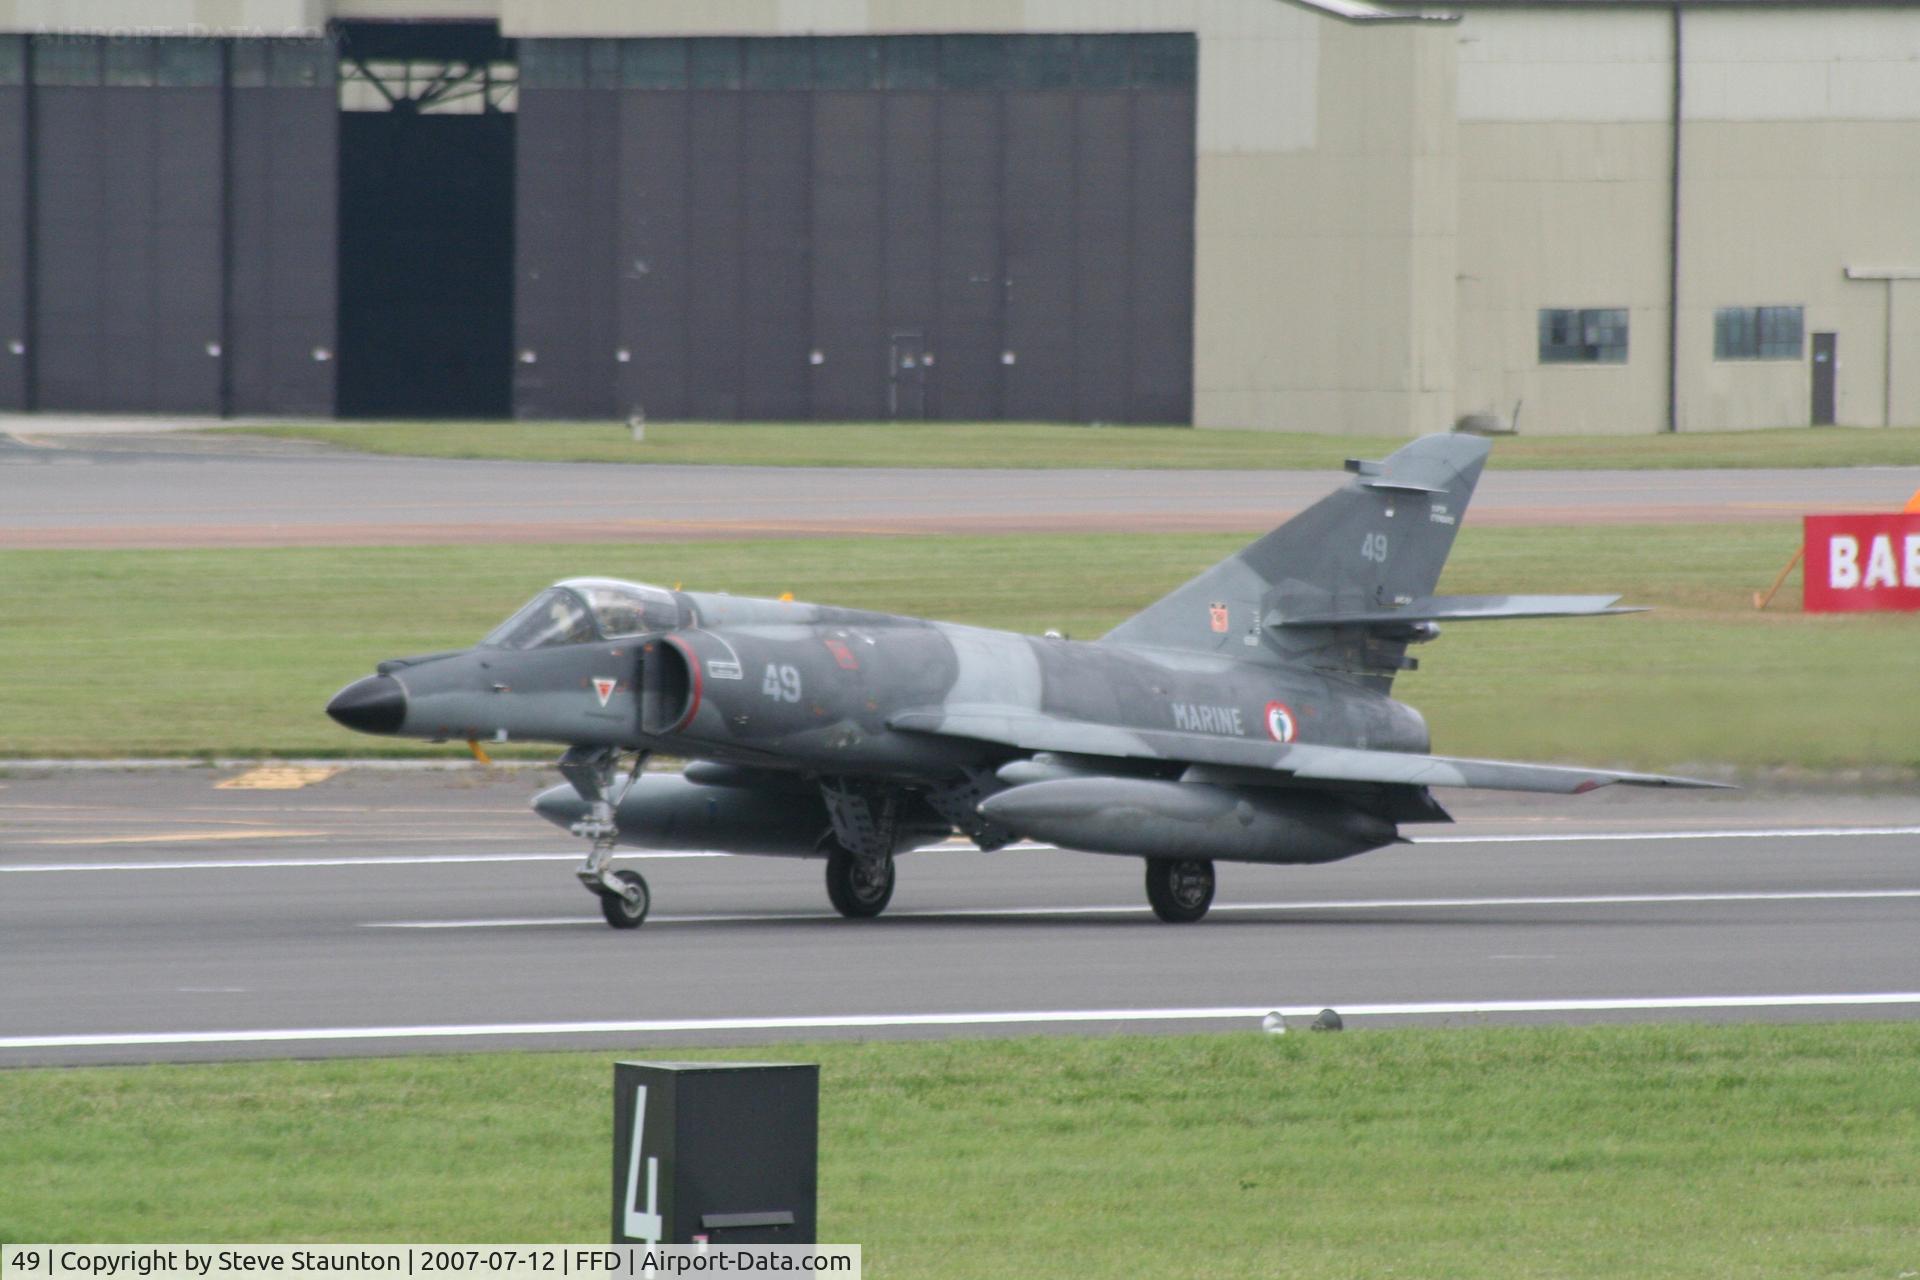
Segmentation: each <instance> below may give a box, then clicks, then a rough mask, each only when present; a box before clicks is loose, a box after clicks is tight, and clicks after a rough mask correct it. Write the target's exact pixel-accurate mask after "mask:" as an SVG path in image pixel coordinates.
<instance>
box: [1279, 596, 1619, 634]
mask: <svg viewBox="0 0 1920 1280" xmlns="http://www.w3.org/2000/svg"><path fill="white" fill-rule="evenodd" d="M1619 598H1620V597H1619V596H1422V597H1420V598H1419V599H1417V600H1410V601H1408V602H1407V603H1406V604H1404V605H1401V606H1400V607H1398V608H1395V609H1363V610H1357V611H1355V610H1349V611H1344V612H1343V611H1335V612H1319V613H1304V614H1294V615H1283V614H1279V613H1272V614H1269V615H1267V625H1268V626H1270V627H1371V626H1383V625H1391V624H1393V623H1396V622H1481V621H1487V620H1490V619H1496V618H1593V617H1605V616H1608V615H1610V614H1616V613H1644V612H1646V610H1645V609H1643V608H1637V607H1634V606H1631V605H1625V606H1619V607H1616V606H1615V605H1614V601H1616V600H1618V599H1619Z"/></svg>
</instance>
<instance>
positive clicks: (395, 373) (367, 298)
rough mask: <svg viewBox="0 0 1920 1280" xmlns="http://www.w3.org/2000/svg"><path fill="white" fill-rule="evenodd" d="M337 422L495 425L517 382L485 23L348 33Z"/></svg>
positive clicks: (510, 208)
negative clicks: (474, 421) (484, 421)
mask: <svg viewBox="0 0 1920 1280" xmlns="http://www.w3.org/2000/svg"><path fill="white" fill-rule="evenodd" d="M342 52H343V55H344V56H345V64H344V67H345V69H344V71H343V79H342V84H341V103H342V107H343V108H344V109H343V110H342V111H341V112H340V119H339V124H340V167H339V220H340V221H339V234H340V253H339V315H340V320H339V344H340V350H339V371H338V375H337V379H338V381H337V387H338V412H339V414H340V416H342V417H402V418H500V417H505V416H507V415H508V413H509V412H510V410H511V404H512V397H511V386H512V379H513V335H512V322H513V321H512V317H513V217H514V199H513V189H514V154H515V142H514V117H513V113H512V110H511V108H512V106H513V105H514V86H513V80H512V78H511V74H510V64H508V63H507V62H506V56H507V55H506V51H505V46H504V44H503V43H502V42H501V41H500V40H499V37H498V35H497V33H496V32H495V30H494V29H493V27H492V25H491V24H481V23H448V24H425V23H423V24H383V23H358V24H349V25H348V27H347V29H346V30H345V33H344V39H343V43H342Z"/></svg>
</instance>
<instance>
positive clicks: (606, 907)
mask: <svg viewBox="0 0 1920 1280" xmlns="http://www.w3.org/2000/svg"><path fill="white" fill-rule="evenodd" d="M607 879H609V880H612V881H614V882H615V883H617V884H619V885H620V889H621V891H620V892H619V893H615V892H613V891H612V890H611V889H605V888H602V889H600V890H599V891H598V892H599V894H600V914H601V915H603V916H605V917H606V918H607V923H608V924H610V925H612V926H613V927H614V928H616V929H638V928H639V927H640V926H641V925H643V924H645V923H646V920H647V909H648V908H649V907H651V906H652V905H653V895H652V894H651V893H650V892H648V891H647V880H646V877H645V876H643V875H641V874H640V873H639V872H638V871H628V870H626V869H624V868H623V869H621V870H619V871H615V872H614V873H613V874H611V875H610V876H608V877H607Z"/></svg>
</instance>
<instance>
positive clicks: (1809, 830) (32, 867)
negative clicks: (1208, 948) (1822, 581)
mask: <svg viewBox="0 0 1920 1280" xmlns="http://www.w3.org/2000/svg"><path fill="white" fill-rule="evenodd" d="M1915 835H1920V826H1910V827H1765V828H1756V829H1754V830H1739V829H1725V830H1711V831H1587V832H1542V833H1538V834H1517V835H1482V836H1473V835H1465V836H1417V837H1414V838H1412V839H1410V840H1409V841H1407V843H1409V844H1415V845H1426V844H1433V845H1441V844H1576V843H1581V842H1585V841H1635V840H1805V839H1824V838H1835V839H1838V838H1842V837H1846V836H1915ZM1058 851H1059V850H1058V848H1057V846H1054V845H1050V844H1034V843H1029V842H1023V843H1020V844H1012V845H1008V846H1006V848H1004V849H1001V850H998V852H1001V853H1008V852H1013V853H1050V852H1058ZM925 852H928V853H934V852H940V853H969V854H970V853H974V852H975V850H974V849H973V848H972V847H971V846H959V847H948V848H942V849H937V850H936V849H929V850H925ZM734 856H736V855H734V854H730V853H713V852H710V851H706V850H696V849H657V850H644V851H642V850H623V851H621V852H620V853H616V854H615V855H614V858H615V860H616V861H625V860H628V859H633V860H644V859H679V858H731V857H734ZM580 857H581V855H580V854H578V853H448V854H367V855H364V856H343V857H322V858H195V859H188V860H184V861H172V862H162V861H153V862H23V863H17V864H15V865H12V866H7V865H0V874H5V873H7V872H18V873H25V872H37V873H43V874H44V873H51V872H87V871H252V870H272V869H276V868H282V867H384V866H394V867H406V866H440V865H457V864H462V863H487V862H578V861H579V860H580Z"/></svg>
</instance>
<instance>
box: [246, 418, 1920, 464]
mask: <svg viewBox="0 0 1920 1280" xmlns="http://www.w3.org/2000/svg"><path fill="white" fill-rule="evenodd" d="M230 430H234V431H240V432H245V433H248V434H253V435H264V436H276V437H280V438H291V439H302V440H319V441H324V442H326V443H329V444H336V445H342V446H345V447H347V448H351V449H359V450H364V451H367V452H370V453H400V454H414V455H420V456H425V457H435V458H516V459H522V460H532V461H546V462H675V463H713V464H733V465H754V466H775V467H809V466H810V467H825V466H841V467H1017V468H1028V467H1178V468H1220V469H1226V470H1248V469H1286V470H1314V471H1323V470H1327V469H1329V468H1332V469H1336V470H1337V469H1338V468H1339V466H1340V464H1341V462H1342V461H1343V460H1344V459H1347V458H1352V457H1368V458H1371V457H1380V456H1384V455H1385V454H1386V453H1387V452H1389V451H1391V450H1392V449H1393V448H1394V447H1395V446H1396V445H1398V444H1401V443H1403V442H1402V441H1400V440H1397V439H1391V438H1387V437H1379V438H1374V437H1355V436H1347V435H1306V434H1293V433H1280V432H1268V431H1195V430H1193V429H1191V428H1186V427H1073V426H1054V425H1046V424H1041V423H1000V422H995V423H897V422H882V423H874V422H856V423H834V424H826V423H820V424H812V423H766V422H740V423H691V422H660V423H651V424H649V425H648V427H647V438H646V440H645V441H644V442H641V443H638V444H636V443H634V441H633V439H632V437H631V434H630V433H629V432H628V430H627V428H626V427H625V426H624V425H620V424H617V423H604V422H538V423H526V422H369V423H310V424H290V425H278V426H252V427H236V428H230ZM1492 465H1493V466H1494V467H1496V468H1511V469H1538V468H1595V467H1629V468H1641V467H1663V468H1664V467H1860V466H1920V428H1895V429H1892V430H1885V429H1872V430H1868V429H1860V428H1836V427H1825V428H1820V429H1813V428H1797V429H1785V430H1777V431H1736V432H1698V433H1682V434H1678V435H1631V436H1526V435H1522V436H1514V437H1510V438H1506V439H1501V440H1499V441H1498V442H1497V443H1496V444H1495V446H1494V451H1493V463H1492Z"/></svg>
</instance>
